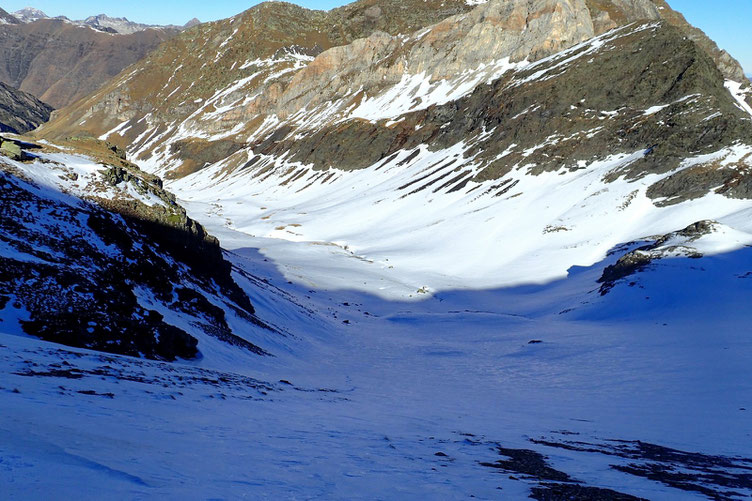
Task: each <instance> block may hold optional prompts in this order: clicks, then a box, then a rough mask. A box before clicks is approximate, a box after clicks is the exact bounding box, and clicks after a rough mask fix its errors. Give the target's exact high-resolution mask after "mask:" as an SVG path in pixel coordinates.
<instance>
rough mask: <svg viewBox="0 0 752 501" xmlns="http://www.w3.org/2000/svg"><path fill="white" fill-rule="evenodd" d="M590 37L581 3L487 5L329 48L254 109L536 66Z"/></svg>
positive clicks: (280, 110)
mask: <svg viewBox="0 0 752 501" xmlns="http://www.w3.org/2000/svg"><path fill="white" fill-rule="evenodd" d="M593 36H594V29H593V24H592V22H591V19H590V15H589V11H588V9H587V7H586V6H585V3H584V2H583V1H582V0H565V1H560V0H532V1H528V0H512V1H506V0H504V1H502V0H492V1H490V2H488V3H487V4H484V5H481V6H480V7H478V8H476V9H475V10H473V11H472V12H470V13H468V14H466V15H461V16H452V17H450V18H447V19H445V20H444V21H442V22H440V23H438V24H436V25H434V26H432V27H430V28H428V29H426V31H425V32H423V33H419V34H418V36H414V37H410V38H407V39H405V38H404V37H392V36H390V35H388V34H386V33H383V32H376V33H374V34H372V35H371V36H370V37H368V38H365V39H360V40H355V41H354V42H353V43H351V44H349V45H346V46H342V47H334V48H332V49H330V50H328V51H326V52H324V53H323V54H321V55H320V56H318V57H317V58H316V59H314V60H313V61H312V62H311V63H310V64H309V65H308V66H307V67H305V68H303V69H302V70H301V71H300V72H298V73H297V74H296V75H295V76H294V77H293V78H292V80H291V81H290V82H289V84H288V85H287V87H286V89H285V91H284V92H283V93H282V95H281V96H280V97H279V99H278V102H277V104H276V106H274V105H273V104H272V105H271V107H272V109H268V108H267V109H263V107H259V108H261V109H259V108H255V109H253V112H254V113H258V112H261V113H266V114H269V113H276V114H277V115H279V116H280V117H286V116H289V115H290V114H292V113H295V112H296V111H297V110H299V109H300V108H302V107H303V106H309V107H312V106H317V105H319V104H321V103H322V102H324V101H331V100H336V99H341V98H343V97H344V96H345V95H347V94H348V92H349V91H350V90H351V89H360V90H361V91H362V92H364V93H365V94H366V95H372V94H374V93H376V92H377V91H379V90H381V89H382V88H383V87H385V86H389V85H396V84H398V83H399V82H400V81H401V80H402V79H404V78H409V77H410V76H418V75H426V76H427V79H428V81H429V82H436V81H439V80H444V79H450V78H453V77H455V76H457V75H459V74H461V73H462V72H463V71H465V70H468V69H476V68H479V67H481V66H483V65H491V64H492V63H496V62H500V61H502V60H504V59H506V60H508V61H510V62H519V61H523V60H528V61H535V60H538V59H542V58H544V57H546V56H549V55H551V54H554V53H556V52H559V51H560V50H562V49H564V48H567V47H571V46H572V45H575V44H577V43H579V42H582V41H584V40H587V39H589V38H592V37H593ZM490 75H491V73H489V76H490Z"/></svg>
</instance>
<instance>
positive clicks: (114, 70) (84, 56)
mask: <svg viewBox="0 0 752 501" xmlns="http://www.w3.org/2000/svg"><path fill="white" fill-rule="evenodd" d="M175 33H177V32H176V31H170V30H147V31H142V32H138V33H134V34H131V35H123V36H119V37H112V36H111V35H110V34H107V33H102V32H98V31H95V30H92V29H89V28H82V27H80V26H75V25H73V24H70V23H68V22H65V21H62V20H56V19H42V20H39V21H35V22H32V23H19V24H8V25H2V26H0V81H2V82H5V83H7V84H8V85H11V86H12V87H16V88H18V89H21V90H22V91H24V92H28V93H29V94H33V95H34V96H36V97H37V98H39V99H41V100H42V101H44V102H46V103H49V104H50V105H52V106H53V107H55V108H60V107H62V106H66V105H68V104H70V103H72V102H74V101H75V100H77V99H79V98H81V97H82V96H85V95H87V94H90V93H92V92H94V91H96V90H97V89H98V88H99V87H100V86H101V85H102V84H103V83H104V82H106V81H107V80H109V79H110V78H112V77H113V76H115V75H117V74H118V73H119V72H120V71H121V70H122V69H123V68H125V67H126V66H128V65H130V64H133V63H135V62H136V61H138V60H140V59H142V58H143V57H144V56H145V55H146V54H148V53H149V52H150V51H151V50H153V49H154V48H156V47H157V46H158V45H159V44H160V43H162V42H164V41H165V40H167V39H169V38H170V37H171V36H173V35H174V34H175Z"/></svg>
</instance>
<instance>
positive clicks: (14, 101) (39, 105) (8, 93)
mask: <svg viewBox="0 0 752 501" xmlns="http://www.w3.org/2000/svg"><path fill="white" fill-rule="evenodd" d="M50 113H52V107H51V106H49V105H47V104H45V103H43V102H41V101H40V100H39V99H37V98H35V97H34V96H32V95H31V94H27V93H26V92H22V91H20V90H18V89H14V88H13V87H10V86H9V85H5V84H4V83H2V82H0V132H14V133H17V134H18V133H23V132H28V131H30V130H34V129H36V128H37V127H39V126H40V125H41V124H43V123H45V122H46V121H47V120H49V119H50Z"/></svg>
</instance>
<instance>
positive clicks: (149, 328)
mask: <svg viewBox="0 0 752 501" xmlns="http://www.w3.org/2000/svg"><path fill="white" fill-rule="evenodd" d="M8 143H11V144H12V145H13V146H14V147H15V148H17V149H20V151H21V152H22V155H21V158H9V157H8V156H7V155H6V152H7V151H8V150H10V149H11V147H10V146H8ZM73 151H78V152H80V153H81V154H82V155H81V156H75V155H73V154H71V152H73ZM84 153H85V154H86V156H83V154H84ZM122 156H123V155H122V152H121V151H119V150H118V149H117V148H115V147H111V146H110V145H104V144H103V143H99V142H96V141H87V140H75V141H73V142H70V143H67V144H66V152H65V153H63V152H62V151H60V150H56V149H55V148H50V147H41V146H38V145H33V144H29V143H25V142H23V141H17V140H12V139H5V140H4V141H3V149H2V150H0V193H2V198H3V200H5V201H12V202H13V203H4V204H2V208H0V248H1V249H2V252H0V309H1V310H2V315H1V316H0V325H1V326H2V330H3V331H4V332H6V333H14V332H23V333H26V334H30V335H33V336H37V337H40V338H42V339H45V340H48V341H53V342H56V343H62V344H66V345H70V346H76V347H83V348H91V349H95V350H99V351H105V352H110V353H118V354H125V355H131V356H142V357H146V358H153V359H161V360H175V359H176V358H183V359H193V358H196V357H199V356H200V355H201V350H202V349H204V347H205V345H209V346H212V344H215V345H216V344H219V345H222V344H224V345H227V346H234V347H235V348H237V349H241V350H246V351H249V352H251V353H256V354H261V353H263V350H261V349H260V348H257V347H256V346H255V345H253V344H252V343H251V342H249V341H247V340H245V339H243V338H241V337H239V336H237V335H236V334H235V332H236V331H237V330H240V331H241V332H244V333H245V334H246V335H247V334H248V333H249V332H251V331H253V329H257V330H263V327H261V326H262V325H263V324H262V323H261V322H260V321H258V320H257V319H256V318H255V316H254V309H253V306H252V305H251V303H250V301H249V300H248V297H247V295H246V294H245V293H244V292H243V291H242V290H241V289H240V288H239V287H238V286H237V284H236V283H235V282H234V281H233V278H232V277H231V267H230V264H229V263H228V262H226V261H225V260H224V258H223V255H222V251H221V249H220V248H219V246H218V243H217V241H216V239H214V238H213V237H211V236H209V235H208V234H207V233H206V232H205V230H204V229H203V227H202V226H201V225H199V224H198V223H196V222H195V221H193V220H192V219H190V218H188V217H187V216H186V214H185V211H184V210H183V209H182V207H180V206H179V205H178V204H177V203H176V201H175V198H174V196H172V195H171V194H170V193H168V192H166V191H164V190H163V189H162V187H161V181H160V180H159V179H158V178H156V177H154V176H151V175H148V174H146V173H143V172H141V171H139V170H138V168H137V167H135V166H134V165H132V164H130V163H128V162H126V161H124V160H122V158H121V157H122Z"/></svg>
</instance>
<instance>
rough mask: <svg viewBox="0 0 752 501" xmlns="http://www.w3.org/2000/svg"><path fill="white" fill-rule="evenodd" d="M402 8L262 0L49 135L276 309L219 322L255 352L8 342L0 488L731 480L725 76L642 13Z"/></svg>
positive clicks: (547, 485) (405, 487)
mask: <svg viewBox="0 0 752 501" xmlns="http://www.w3.org/2000/svg"><path fill="white" fill-rule="evenodd" d="M413 3H414V4H415V5H414V7H415V9H414V12H413V11H411V12H410V14H413V15H415V13H416V12H417V13H418V14H421V13H422V12H424V11H421V8H422V9H424V10H428V11H432V12H433V15H438V14H436V12H438V11H437V10H436V9H437V8H438V7H441V8H443V9H446V10H443V11H441V12H442V13H445V14H446V15H445V19H443V20H442V19H439V20H434V21H432V22H431V23H428V22H427V21H426V19H428V17H423V18H419V19H417V20H415V18H414V17H413V18H409V17H408V13H404V20H402V21H403V22H404V24H399V23H398V22H396V21H395V19H396V18H401V17H403V16H402V15H399V16H398V15H395V13H394V12H385V10H386V9H382V7H385V6H387V5H389V6H395V5H402V7H403V9H404V8H408V10H409V7H410V5H411V3H410V2H393V1H389V2H383V3H379V5H376V3H375V2H368V1H363V2H358V3H356V4H354V6H352V7H350V8H349V9H348V10H345V11H341V12H345V13H346V14H347V15H346V16H344V17H345V18H346V21H347V22H343V23H342V24H341V26H340V29H339V30H335V31H327V30H328V29H330V28H329V27H328V26H330V25H331V23H329V24H327V21H328V20H330V19H332V18H331V17H328V16H334V15H335V14H336V13H335V14H326V15H325V14H322V13H315V12H311V11H303V10H302V9H297V8H294V7H292V6H289V5H286V4H281V3H271V4H267V5H264V6H259V7H257V8H254V9H252V10H251V11H248V12H247V13H244V14H243V15H240V16H237V17H235V18H232V19H230V20H226V21H222V22H218V23H216V24H211V25H208V26H202V27H201V28H200V29H197V30H195V32H191V33H188V34H186V35H184V36H181V37H178V38H176V39H174V40H173V41H172V42H171V43H170V44H169V45H167V46H164V47H163V48H162V49H161V50H160V51H158V53H156V54H154V55H152V57H150V58H149V59H148V60H146V61H144V62H142V63H140V64H139V65H137V66H135V67H132V68H130V69H129V70H128V71H127V72H126V73H124V74H122V75H120V76H119V77H118V78H117V79H116V80H115V81H113V82H111V83H110V84H108V85H107V86H106V87H105V88H104V89H103V90H102V91H100V92H98V93H96V94H95V95H92V96H91V97H89V98H87V99H85V100H83V101H82V102H80V103H78V104H77V105H75V106H73V107H71V108H69V109H67V110H62V111H61V113H60V115H59V116H58V118H57V119H56V120H55V121H53V123H51V124H50V126H49V127H45V128H44V129H43V130H42V131H41V134H43V135H48V136H49V137H58V136H62V137H65V136H66V135H70V134H71V133H72V131H73V130H78V129H77V128H80V129H83V130H84V131H87V132H88V133H90V134H91V135H93V136H94V137H100V138H101V139H102V140H110V141H113V142H117V143H119V144H120V145H122V146H123V147H125V148H126V149H127V150H128V153H129V155H130V157H129V158H132V159H134V160H136V161H138V162H139V163H140V164H141V165H142V167H143V168H144V170H146V171H149V172H152V173H158V174H160V175H165V176H166V177H169V178H170V179H169V181H167V186H168V187H169V188H170V190H172V191H174V192H175V193H176V194H177V197H178V200H179V201H180V204H181V205H183V206H185V207H186V210H187V214H188V215H189V216H190V218H191V219H195V220H196V221H199V222H201V223H202V224H203V225H204V226H205V227H206V228H207V230H208V232H209V233H211V234H213V235H216V236H217V237H218V238H219V241H220V242H221V244H222V246H223V248H224V249H225V253H224V256H225V259H226V260H228V261H229V262H230V263H231V264H232V281H233V283H234V284H236V286H237V287H239V288H240V289H242V291H243V292H244V293H245V294H246V295H247V296H248V298H249V300H250V302H251V303H252V304H253V308H254V315H255V317H256V319H261V320H263V322H264V323H265V324H266V325H267V328H263V327H261V326H255V327H253V328H252V329H251V330H250V331H245V330H242V329H244V327H242V325H245V324H242V323H241V322H240V319H238V318H235V317H234V316H233V315H231V314H229V313H228V312H230V311H232V312H234V311H235V310H234V309H232V308H230V309H229V310H228V309H225V312H226V313H228V315H227V316H226V318H227V320H228V323H229V324H231V325H230V327H232V330H233V332H235V333H236V334H239V335H240V337H242V338H244V339H246V340H247V341H249V342H252V343H254V345H256V346H258V347H260V348H263V349H264V350H265V351H267V352H268V353H271V354H272V355H274V357H257V356H251V355H250V354H249V353H248V350H241V349H238V347H236V346H228V345H227V344H226V343H220V342H219V341H217V340H216V339H214V338H211V336H208V337H205V336H204V334H203V333H201V332H199V333H197V334H196V335H197V337H198V336H199V335H200V336H201V337H200V338H199V345H198V346H199V349H201V346H202V343H203V345H204V346H208V347H210V348H211V349H208V350H206V352H205V353H204V355H205V356H204V357H203V358H201V359H200V360H193V361H188V362H185V361H180V360H179V361H177V362H175V363H172V364H166V363H163V362H158V361H143V360H135V359H132V358H127V357H123V356H120V355H106V356H103V355H102V354H101V353H97V352H92V351H86V350H84V349H71V348H63V347H61V346H59V345H53V344H50V343H47V342H44V341H40V340H38V339H33V338H28V337H19V336H1V337H0V371H2V378H1V379H0V381H2V383H0V401H1V402H2V404H3V408H7V409H9V410H10V411H11V412H10V415H11V416H12V417H11V418H10V419H8V420H6V421H2V422H0V438H2V440H0V459H1V460H2V461H1V462H0V480H1V481H2V483H3V485H7V486H10V487H9V488H8V492H10V493H11V496H23V495H26V496H27V497H34V498H43V497H45V496H47V495H48V494H49V493H50V492H55V493H57V494H58V495H60V496H62V497H67V498H73V497H75V498H87V497H88V498H96V497H101V493H102V492H107V493H108V494H110V495H112V496H114V497H118V498H121V497H122V498H140V497H167V498H182V497H186V498H200V499H207V498H212V499H213V498H236V497H249V498H254V499H256V498H260V499H263V498H272V499H280V498H283V499H287V498H291V499H297V498H322V499H426V498H429V499H466V498H469V497H474V498H477V499H525V498H527V497H528V496H530V497H533V498H534V499H539V500H550V499H624V500H634V499H660V500H663V499H666V500H674V499H675V500H685V499H724V500H725V499H745V498H749V497H750V496H752V482H751V481H750V471H752V445H750V444H752V441H750V426H751V425H752V414H750V409H752V383H751V382H752V378H750V368H749V360H750V357H752V343H750V331H749V328H748V326H749V325H750V321H751V320H752V310H751V309H750V308H749V298H750V297H752V278H750V277H752V253H751V252H750V250H751V249H752V247H751V246H752V222H751V221H752V176H750V169H751V167H752V139H750V138H752V133H751V131H752V117H750V114H749V112H748V110H747V108H746V105H748V104H749V103H747V101H748V94H747V93H748V90H747V89H748V87H747V86H745V85H742V84H741V83H739V82H737V83H735V82H734V81H733V80H729V75H732V74H733V73H734V71H733V70H734V68H733V67H732V66H733V64H730V63H729V64H730V65H729V66H724V65H725V64H726V63H727V62H728V61H726V63H724V61H725V59H724V60H722V58H721V57H720V56H718V54H716V53H715V52H714V51H713V50H710V49H708V47H707V46H704V45H703V44H702V43H700V42H702V40H700V39H699V38H698V37H697V36H696V34H695V33H693V32H687V31H686V30H685V29H684V28H683V27H681V26H679V27H677V25H676V23H674V22H673V21H672V19H673V18H672V17H671V16H670V15H669V14H670V13H668V12H665V9H666V7H663V5H665V2H662V1H658V0H656V1H649V0H629V1H618V2H616V1H614V2H611V1H606V0H604V1H601V0H598V1H585V0H540V1H539V0H533V1H527V0H524V1H522V0H520V1H501V0H490V1H489V2H464V1H463V2H449V1H447V2H446V3H444V2H442V3H441V4H439V2H413ZM460 3H461V5H460ZM423 4H425V5H423ZM456 9H460V12H450V11H452V10H456ZM341 12H340V13H341ZM395 12H396V11H395ZM399 12H404V10H403V11H399ZM293 14H295V16H293ZM453 14H456V17H451V16H452V15H453ZM264 15H268V16H269V17H268V18H264ZM421 15H424V16H428V14H424V13H423V14H421ZM442 15H444V14H442ZM296 16H299V17H296ZM418 17H420V16H418ZM301 19H303V20H305V21H306V22H305V23H303V24H304V25H306V27H305V29H303V28H300V29H301V31H300V32H296V33H292V31H293V27H295V29H297V28H299V27H300V25H301V22H300V20H301ZM432 19H433V18H432ZM387 20H388V22H387ZM281 23H287V24H284V26H288V27H289V29H288V30H286V31H285V30H282V31H280V29H279V27H280V26H281ZM317 23H323V24H317ZM380 23H381V24H380ZM415 23H417V25H418V26H417V27H415ZM324 25H326V26H327V27H326V28H323V27H322V28H318V27H319V26H324ZM374 26H386V27H388V28H389V29H388V30H385V31H389V33H390V34H386V33H381V32H379V30H375V29H373V27H374ZM405 26H407V27H414V29H407V28H405ZM306 30H308V31H306ZM269 33H276V34H277V36H279V37H280V39H282V42H279V44H280V46H275V45H274V44H275V43H277V42H278V39H276V38H274V37H271V36H267V35H268V34H269ZM353 33H358V34H366V35H367V37H366V38H357V39H355V40H350V39H348V37H352V34H353ZM254 36H257V37H260V40H258V42H259V43H254V40H257V39H254ZM337 37H340V38H337ZM292 40H294V41H295V43H292V42H291V41H292ZM697 40H700V42H698V41H697ZM261 42H263V43H261ZM186 47H191V50H190V51H186V50H185V48H186ZM325 49H326V50H325ZM711 49H712V47H711ZM716 50H717V47H716ZM166 62H168V63H169V64H165V63H166ZM220 69H221V71H220ZM146 74H149V75H150V76H151V78H152V79H151V80H148V81H147V79H145V77H144V75H146ZM189 77H190V78H189ZM194 77H196V78H194ZM50 159H51V160H55V158H50ZM57 160H58V161H61V162H62V163H63V164H64V163H66V162H72V163H74V164H76V162H78V161H77V160H76V161H74V160H71V159H61V158H59V157H58V158H57ZM32 165H36V167H34V168H41V167H42V166H41V165H37V164H32ZM87 165H89V164H87ZM19 168H22V167H19ZM23 168H26V169H30V168H31V167H29V166H25V167H23ZM60 168H63V167H60ZM88 169H89V170H93V169H94V167H92V166H91V165H89V167H88ZM79 170H80V169H79ZM87 172H88V171H87ZM80 175H81V176H82V177H81V178H82V179H85V176H84V175H83V174H80ZM92 175H93V174H92ZM142 175H144V174H143V173H142ZM56 182H57V181H56ZM69 184H70V183H69ZM73 184H75V183H73ZM116 186H119V187H120V190H121V191H122V190H123V189H127V184H120V183H116ZM136 194H137V195H138V194H139V192H137V193H136ZM126 195H127V193H126ZM131 196H135V195H131ZM139 196H142V197H143V193H140V195H139ZM113 198H115V199H117V196H115V195H113V196H110V197H108V199H113ZM149 200H151V199H148V200H146V202H148V201H149ZM155 202H156V201H155ZM156 203H158V202H156ZM179 278H180V280H192V277H191V276H190V274H186V275H180V277H179ZM197 287H198V289H199V290H200V291H203V292H207V291H206V287H207V284H198V285H197ZM203 292H202V293H203ZM207 293H208V294H209V295H208V296H205V297H206V298H208V299H209V301H210V302H211V303H213V304H217V305H219V303H220V302H223V303H224V306H228V302H227V301H224V300H222V299H219V298H216V297H215V294H214V293H212V291H208V292H207ZM139 297H141V296H139ZM231 299H232V298H231ZM234 300H235V299H232V301H234ZM232 301H230V302H232ZM9 304H10V303H9ZM178 304H179V301H176V302H174V303H172V304H170V305H164V304H163V305H161V306H157V305H156V303H154V302H153V301H150V302H149V304H148V307H149V308H154V309H155V310H157V311H159V312H160V313H164V317H165V319H166V320H170V321H171V320H175V319H176V318H177V317H175V316H173V313H174V312H173V313H167V309H166V308H167V307H168V306H172V307H173V309H174V308H176V307H177V306H176V305H178ZM220 306H221V305H220ZM224 306H222V307H223V308H224ZM14 318H15V317H14ZM181 318H183V317H181ZM177 325H178V326H184V328H185V329H187V330H190V327H189V324H187V323H186V322H183V321H181V323H179V324H177ZM236 326H237V327H238V329H241V331H240V332H238V331H236V330H235V328H236ZM191 332H193V331H191ZM282 332H283V333H284V334H286V335H284V336H281V335H280V333H282ZM50 409H54V410H55V412H54V413H51V412H49V410H50ZM60 471H63V472H64V473H65V475H63V476H61V475H52V474H51V473H52V472H60ZM30 489H31V490H30Z"/></svg>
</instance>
